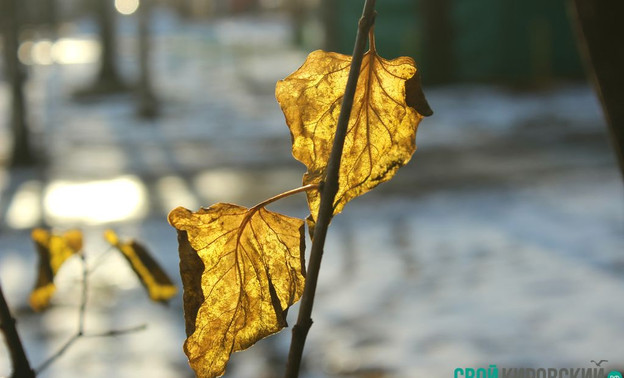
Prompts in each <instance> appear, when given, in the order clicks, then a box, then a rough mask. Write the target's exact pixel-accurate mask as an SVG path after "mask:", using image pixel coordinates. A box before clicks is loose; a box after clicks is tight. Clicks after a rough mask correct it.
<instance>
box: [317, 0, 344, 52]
mask: <svg viewBox="0 0 624 378" xmlns="http://www.w3.org/2000/svg"><path fill="white" fill-rule="evenodd" d="M337 12H338V7H337V4H336V0H321V17H322V20H323V32H324V46H323V48H324V49H325V50H326V51H339V50H340V38H339V36H338V31H337V23H338V16H337Z"/></svg>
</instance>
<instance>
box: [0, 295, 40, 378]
mask: <svg viewBox="0 0 624 378" xmlns="http://www.w3.org/2000/svg"><path fill="white" fill-rule="evenodd" d="M0 321H1V324H0V328H1V329H2V333H4V337H5V339H6V343H7V346H8V347H9V353H10V354H11V363H12V364H13V375H12V377H20V378H34V377H35V372H34V371H33V370H32V368H31V367H30V363H29V362H28V358H27V357H26V352H25V351H24V346H23V344H22V341H21V340H20V337H19V334H18V333H17V329H16V328H15V319H14V318H13V316H12V315H11V311H10V310H9V305H8V304H7V302H6V299H4V292H3V291H2V285H0Z"/></svg>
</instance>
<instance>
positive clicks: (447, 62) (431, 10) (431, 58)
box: [420, 0, 454, 84]
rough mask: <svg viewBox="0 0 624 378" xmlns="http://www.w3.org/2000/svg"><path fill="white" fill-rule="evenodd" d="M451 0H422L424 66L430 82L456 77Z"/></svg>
mask: <svg viewBox="0 0 624 378" xmlns="http://www.w3.org/2000/svg"><path fill="white" fill-rule="evenodd" d="M451 7H452V4H451V0H420V12H421V14H422V17H421V19H422V20H423V33H422V35H423V37H422V38H423V41H422V43H423V50H424V51H426V52H427V53H426V54H425V55H424V56H423V58H424V62H423V67H425V68H424V71H423V72H426V80H427V82H428V83H434V84H440V83H445V82H446V83H448V82H451V81H453V79H454V75H453V73H454V67H453V61H454V60H453V22H452V19H451V10H452V9H451Z"/></svg>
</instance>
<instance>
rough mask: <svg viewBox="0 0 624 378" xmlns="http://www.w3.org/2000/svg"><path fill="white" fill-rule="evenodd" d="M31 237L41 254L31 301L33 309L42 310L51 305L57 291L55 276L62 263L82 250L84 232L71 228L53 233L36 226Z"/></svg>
mask: <svg viewBox="0 0 624 378" xmlns="http://www.w3.org/2000/svg"><path fill="white" fill-rule="evenodd" d="M31 238H32V240H33V241H34V242H35V246H36V248H37V252H38V254H39V268H38V271H39V272H38V276H37V282H36V283H35V288H34V289H33V291H32V293H31V294H30V298H29V303H30V307H32V309H33V310H35V311H42V310H45V309H46V308H47V307H48V306H49V305H50V299H51V298H52V295H54V292H55V291H56V286H55V285H54V277H55V276H56V273H57V272H58V270H59V269H60V267H61V265H63V263H64V262H65V261H67V259H68V258H70V257H71V256H73V255H74V254H77V253H80V251H81V250H82V232H80V231H79V230H71V231H67V232H65V233H63V234H52V233H51V232H50V231H48V230H44V229H42V228H36V229H34V230H33V231H32V233H31Z"/></svg>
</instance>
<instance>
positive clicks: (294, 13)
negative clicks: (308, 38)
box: [288, 0, 305, 46]
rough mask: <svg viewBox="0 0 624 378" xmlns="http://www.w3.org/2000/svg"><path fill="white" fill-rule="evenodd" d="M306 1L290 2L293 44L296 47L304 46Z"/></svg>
mask: <svg viewBox="0 0 624 378" xmlns="http://www.w3.org/2000/svg"><path fill="white" fill-rule="evenodd" d="M303 2H304V0H291V1H289V2H288V10H289V12H290V19H291V22H292V26H293V43H294V44H295V45H296V46H301V45H302V44H303V24H304V17H305V6H304V4H303Z"/></svg>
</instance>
